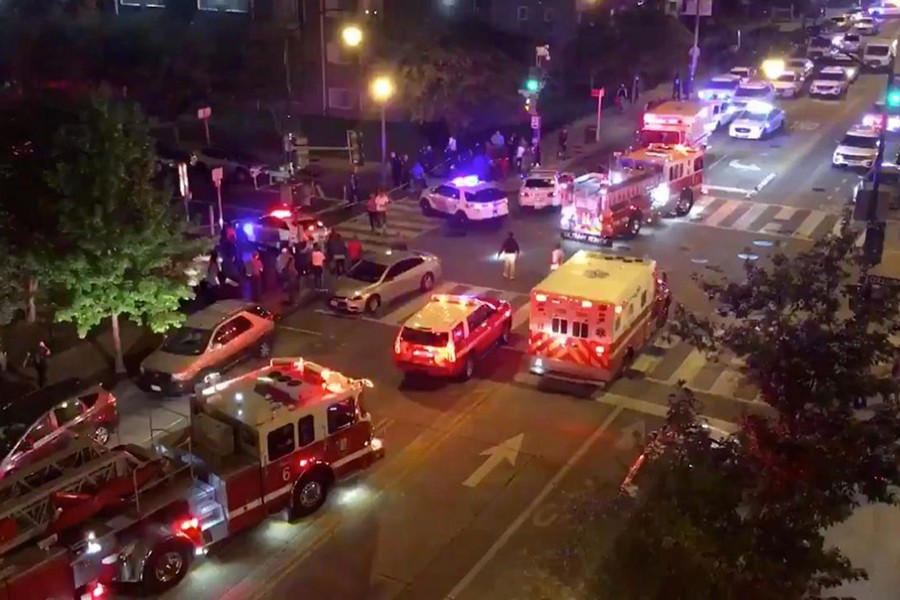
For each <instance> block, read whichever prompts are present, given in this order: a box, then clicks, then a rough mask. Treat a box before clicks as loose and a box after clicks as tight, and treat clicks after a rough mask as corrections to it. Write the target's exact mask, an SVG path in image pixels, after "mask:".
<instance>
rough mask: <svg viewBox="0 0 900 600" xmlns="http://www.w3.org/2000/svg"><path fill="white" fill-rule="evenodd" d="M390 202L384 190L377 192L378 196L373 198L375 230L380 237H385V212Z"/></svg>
mask: <svg viewBox="0 0 900 600" xmlns="http://www.w3.org/2000/svg"><path fill="white" fill-rule="evenodd" d="M390 201H391V199H390V198H389V197H388V195H387V192H386V191H384V190H381V191H379V192H378V195H377V196H375V213H376V215H375V222H376V229H377V230H378V231H379V232H380V233H381V235H387V210H388V204H389V203H390Z"/></svg>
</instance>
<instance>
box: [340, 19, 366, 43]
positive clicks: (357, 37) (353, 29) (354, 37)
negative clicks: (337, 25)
mask: <svg viewBox="0 0 900 600" xmlns="http://www.w3.org/2000/svg"><path fill="white" fill-rule="evenodd" d="M341 40H343V42H344V45H346V46H349V47H350V48H357V47H359V45H360V44H362V41H363V31H362V29H360V28H359V27H357V26H356V25H347V26H346V27H344V29H343V30H341Z"/></svg>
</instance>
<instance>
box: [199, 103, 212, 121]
mask: <svg viewBox="0 0 900 600" xmlns="http://www.w3.org/2000/svg"><path fill="white" fill-rule="evenodd" d="M211 116H212V109H211V108H210V107H208V106H204V107H203V108H198V109H197V118H198V119H200V120H201V121H202V120H204V119H208V118H210V117H211Z"/></svg>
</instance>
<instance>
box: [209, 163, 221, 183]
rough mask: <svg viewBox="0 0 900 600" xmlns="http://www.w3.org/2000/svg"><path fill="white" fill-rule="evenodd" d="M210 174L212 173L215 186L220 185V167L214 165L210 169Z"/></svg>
mask: <svg viewBox="0 0 900 600" xmlns="http://www.w3.org/2000/svg"><path fill="white" fill-rule="evenodd" d="M210 175H212V181H213V183H214V184H215V185H216V187H219V186H220V185H222V167H216V168H215V169H213V170H212V171H210Z"/></svg>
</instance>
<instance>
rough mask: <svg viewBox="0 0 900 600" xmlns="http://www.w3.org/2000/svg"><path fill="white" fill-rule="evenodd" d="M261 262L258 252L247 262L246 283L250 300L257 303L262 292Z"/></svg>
mask: <svg viewBox="0 0 900 600" xmlns="http://www.w3.org/2000/svg"><path fill="white" fill-rule="evenodd" d="M263 270H264V269H263V262H262V258H260V256H259V252H256V251H254V252H253V254H252V255H251V256H250V260H248V261H247V271H246V272H247V281H248V283H249V286H250V300H251V301H253V302H259V298H260V296H262V292H263Z"/></svg>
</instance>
